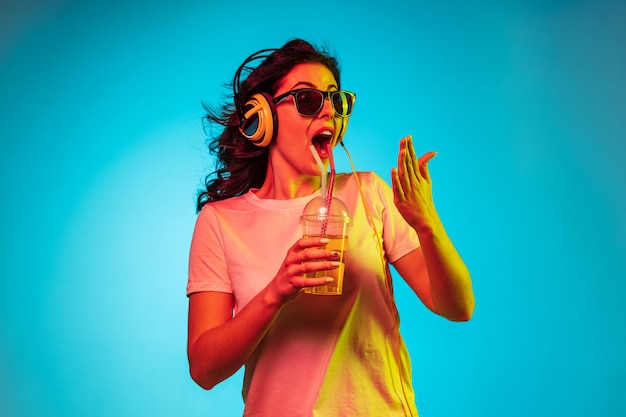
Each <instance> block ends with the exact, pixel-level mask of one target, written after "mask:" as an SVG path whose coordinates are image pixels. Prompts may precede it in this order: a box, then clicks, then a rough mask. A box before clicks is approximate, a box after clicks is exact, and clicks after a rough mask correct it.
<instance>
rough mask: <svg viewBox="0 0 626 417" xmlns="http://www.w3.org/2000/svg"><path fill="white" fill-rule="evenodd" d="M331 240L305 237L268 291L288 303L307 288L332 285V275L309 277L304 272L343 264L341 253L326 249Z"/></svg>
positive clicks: (293, 248)
mask: <svg viewBox="0 0 626 417" xmlns="http://www.w3.org/2000/svg"><path fill="white" fill-rule="evenodd" d="M328 242H329V240H328V239H326V238H320V237H305V238H301V239H299V240H298V241H296V243H294V244H293V246H291V248H289V251H288V252H287V255H286V256H285V260H284V262H283V263H282V265H281V267H280V269H279V270H278V273H277V274H276V277H275V278H274V279H273V280H272V281H271V283H270V284H269V286H268V290H270V291H271V293H272V294H274V295H275V296H276V297H277V301H278V302H279V303H281V304H282V303H284V302H286V301H288V300H290V299H292V298H294V297H295V296H297V295H298V294H299V293H300V291H301V290H303V289H304V288H307V287H317V286H320V285H325V284H328V283H329V282H332V281H333V279H332V278H330V277H321V278H305V277H304V274H306V273H308V272H315V271H327V270H330V269H335V268H337V267H339V265H340V264H341V263H340V262H339V261H338V260H339V253H337V252H334V251H330V250H327V249H323V247H324V245H326V244H328Z"/></svg>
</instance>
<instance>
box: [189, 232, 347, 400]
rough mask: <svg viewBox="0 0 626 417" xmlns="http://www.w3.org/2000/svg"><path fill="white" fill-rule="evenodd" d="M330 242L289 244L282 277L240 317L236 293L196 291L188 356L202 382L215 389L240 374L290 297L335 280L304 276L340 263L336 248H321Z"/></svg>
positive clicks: (191, 305) (192, 300) (193, 374)
mask: <svg viewBox="0 0 626 417" xmlns="http://www.w3.org/2000/svg"><path fill="white" fill-rule="evenodd" d="M326 243H328V239H320V238H306V239H300V240H298V241H297V242H296V243H295V244H294V245H293V246H292V247H291V248H290V249H289V251H288V253H287V256H286V257H285V261H284V262H283V264H282V265H281V268H280V270H279V271H278V273H277V275H276V277H275V278H274V279H273V280H272V281H271V282H270V283H269V284H268V285H267V287H265V288H264V289H263V290H262V291H261V292H260V293H259V294H257V295H256V296H255V297H254V298H253V299H252V300H250V302H249V303H248V304H247V305H246V306H245V307H244V308H243V309H242V310H241V311H240V312H239V313H238V314H237V315H236V316H234V317H233V314H232V313H233V307H234V299H233V295H232V294H228V293H221V292H211V291H208V292H198V293H194V294H192V295H190V297H189V319H188V339H187V356H188V359H189V371H190V373H191V377H192V378H193V380H194V381H196V383H197V384H198V385H200V386H201V387H202V388H205V389H211V388H213V387H214V386H215V385H217V384H218V383H219V382H221V381H223V380H225V379H226V378H228V377H229V376H231V375H232V374H234V373H235V372H236V371H237V370H238V369H239V368H240V367H241V366H242V365H243V364H244V363H245V361H246V360H247V359H248V358H249V357H250V355H252V353H253V352H254V350H255V349H256V348H257V346H258V345H259V343H260V342H261V340H262V339H263V337H264V336H265V334H266V333H267V331H268V329H269V328H270V326H271V325H272V323H273V322H274V320H275V319H276V317H277V316H278V314H279V313H280V310H281V309H282V307H283V306H284V305H285V304H286V303H287V302H288V301H289V300H291V299H293V298H294V297H296V296H297V295H298V294H299V293H300V290H301V289H302V288H305V287H314V286H318V285H324V284H327V283H329V282H330V281H332V278H324V277H322V278H315V279H313V278H304V277H303V274H305V273H307V272H311V271H324V270H329V269H333V268H336V267H337V266H338V265H339V264H338V262H336V261H331V260H330V259H335V258H336V255H335V254H334V253H333V252H331V251H328V250H325V249H317V248H319V247H320V246H323V245H325V244H326ZM305 249H307V250H305ZM251 267H254V266H253V265H251Z"/></svg>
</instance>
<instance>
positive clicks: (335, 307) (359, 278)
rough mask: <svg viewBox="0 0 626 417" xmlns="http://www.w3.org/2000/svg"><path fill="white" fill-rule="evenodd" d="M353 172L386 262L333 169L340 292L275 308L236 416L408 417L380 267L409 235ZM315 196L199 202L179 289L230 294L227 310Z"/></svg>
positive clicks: (355, 198)
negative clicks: (343, 235)
mask: <svg viewBox="0 0 626 417" xmlns="http://www.w3.org/2000/svg"><path fill="white" fill-rule="evenodd" d="M358 175H359V179H360V182H361V185H362V188H363V193H364V198H365V200H366V201H367V205H368V209H369V211H370V213H371V214H372V218H373V221H374V222H375V224H376V230H377V231H378V232H379V233H380V234H381V235H382V236H380V241H382V243H383V247H384V251H385V257H386V259H384V260H383V257H382V256H381V254H380V251H379V250H378V249H377V248H378V242H379V240H378V239H376V237H375V233H374V228H373V227H372V226H371V225H370V219H369V218H368V216H367V215H366V211H365V208H364V205H363V201H362V199H361V197H360V194H359V189H358V186H357V181H356V179H355V175H354V174H342V175H337V177H336V178H335V187H334V196H336V197H339V198H340V199H341V200H342V201H343V202H344V203H345V204H346V206H347V207H348V209H349V211H350V214H351V216H352V219H353V226H352V227H350V228H349V238H348V247H347V254H346V259H345V265H346V267H345V277H344V284H343V294H342V295H340V296H321V295H311V294H304V293H302V294H300V295H298V296H297V297H296V298H295V299H293V300H292V301H290V302H289V303H288V304H287V305H286V306H285V307H284V308H283V310H282V311H281V312H280V314H279V316H278V317H277V319H276V321H275V322H274V324H273V325H272V327H271V328H270V330H269V331H268V333H267V334H266V336H265V338H264V339H263V341H262V342H261V344H260V345H259V347H258V348H257V349H256V351H255V353H254V354H253V355H252V357H250V358H249V360H248V361H247V362H246V364H245V367H246V372H245V377H244V386H243V397H244V401H245V411H244V415H246V416H254V417H262V416H268V417H280V416H288V417H298V416H307V417H309V416H333V417H336V416H344V415H345V416H396V415H397V416H405V415H414V416H417V410H416V407H415V399H414V393H413V388H412V382H411V366H410V359H409V356H408V352H407V350H406V346H405V344H404V342H403V340H402V338H401V337H400V334H399V332H398V325H399V322H398V320H397V317H396V316H395V313H394V311H395V310H393V308H390V306H389V299H390V297H389V290H388V289H387V285H386V276H387V274H386V272H385V271H387V273H388V265H387V263H386V262H387V261H388V262H395V261H396V260H398V259H399V258H401V257H402V256H404V255H406V254H408V253H409V252H411V251H412V250H415V249H416V248H418V247H419V241H418V238H417V234H416V233H415V231H414V230H413V229H412V228H411V227H410V226H409V225H408V224H407V223H406V222H405V221H404V219H403V218H402V216H401V215H400V214H399V213H398V211H397V209H396V207H395V205H394V203H393V194H392V191H391V188H390V187H389V186H388V185H387V184H386V183H385V182H384V181H383V180H382V179H381V178H380V177H378V176H377V175H376V174H374V173H372V172H368V173H359V174H358ZM319 195H320V192H319V191H318V192H316V193H314V194H313V195H310V196H306V197H301V198H296V199H292V200H271V199H259V198H258V197H257V196H256V195H255V194H254V192H253V191H250V192H248V193H246V194H244V195H242V196H239V197H234V198H230V199H226V200H222V201H217V202H214V203H210V204H206V205H205V206H204V207H203V209H202V211H201V212H200V214H199V215H198V219H197V222H196V228H195V231H194V235H193V239H192V244H191V252H190V262H189V280H188V284H187V294H188V295H190V294H192V293H194V292H200V291H218V292H226V293H232V294H233V296H234V299H235V311H234V314H237V313H238V312H239V311H241V309H242V308H244V307H245V305H246V304H247V303H248V302H249V301H250V300H251V299H252V298H253V297H254V296H255V295H256V294H257V293H259V292H260V291H261V290H262V289H263V288H264V287H266V286H267V284H268V283H269V282H270V281H271V280H272V279H273V278H274V277H275V275H276V273H277V272H278V270H279V268H280V265H281V264H282V262H283V261H284V259H285V255H286V254H287V250H288V249H289V248H290V247H291V246H292V245H293V244H294V243H295V242H296V240H297V239H299V238H300V237H301V236H302V226H301V224H300V215H301V214H302V211H303V209H304V206H305V205H306V204H307V203H308V202H309V201H310V200H311V199H312V198H313V197H316V196H319ZM383 262H385V263H384V265H383Z"/></svg>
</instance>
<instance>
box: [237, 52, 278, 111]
mask: <svg viewBox="0 0 626 417" xmlns="http://www.w3.org/2000/svg"><path fill="white" fill-rule="evenodd" d="M277 50H278V49H276V48H267V49H261V50H260V51H257V52H255V53H253V54H252V55H250V56H249V57H248V58H246V59H245V60H244V61H243V63H242V64H241V65H240V66H239V68H237V72H235V78H234V79H233V96H234V100H235V109H236V110H237V115H238V116H239V120H241V119H243V117H244V109H243V106H242V105H241V102H240V101H239V89H240V88H241V83H242V81H241V74H242V73H243V71H244V70H245V69H248V70H252V68H250V67H247V66H246V65H248V64H249V63H250V62H252V61H256V60H259V59H265V58H267V57H269V56H270V55H271V54H272V53H273V52H275V51H277Z"/></svg>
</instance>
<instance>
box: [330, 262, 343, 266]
mask: <svg viewBox="0 0 626 417" xmlns="http://www.w3.org/2000/svg"><path fill="white" fill-rule="evenodd" d="M330 264H331V265H332V266H339V265H341V262H337V261H331V262H330Z"/></svg>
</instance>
